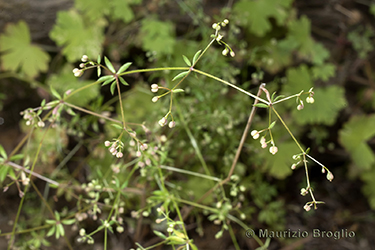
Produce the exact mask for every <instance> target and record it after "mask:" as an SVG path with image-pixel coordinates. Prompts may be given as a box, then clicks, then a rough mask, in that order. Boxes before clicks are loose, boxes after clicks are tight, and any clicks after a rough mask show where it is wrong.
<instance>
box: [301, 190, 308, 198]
mask: <svg viewBox="0 0 375 250" xmlns="http://www.w3.org/2000/svg"><path fill="white" fill-rule="evenodd" d="M306 194H308V191H307V190H306V188H301V195H302V196H305V195H306Z"/></svg>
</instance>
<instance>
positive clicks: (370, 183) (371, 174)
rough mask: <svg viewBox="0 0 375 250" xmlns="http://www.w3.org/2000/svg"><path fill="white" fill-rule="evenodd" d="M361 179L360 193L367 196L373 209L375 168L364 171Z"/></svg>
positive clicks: (374, 206)
mask: <svg viewBox="0 0 375 250" xmlns="http://www.w3.org/2000/svg"><path fill="white" fill-rule="evenodd" d="M361 179H362V181H363V182H364V185H363V187H362V192H363V194H364V195H366V196H367V199H368V202H369V204H370V206H371V208H372V209H375V192H374V190H375V181H374V180H375V168H374V166H372V169H371V170H370V171H365V172H364V173H363V174H362V175H361Z"/></svg>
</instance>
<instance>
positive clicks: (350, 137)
mask: <svg viewBox="0 0 375 250" xmlns="http://www.w3.org/2000/svg"><path fill="white" fill-rule="evenodd" d="M374 128H375V115H370V116H364V115H361V116H353V117H352V118H351V119H350V120H349V121H348V122H347V123H346V124H345V125H344V127H343V129H341V130H340V132H339V139H340V142H341V144H342V145H343V146H344V147H345V149H346V151H347V152H348V153H349V154H350V155H351V157H352V159H353V161H354V163H355V164H356V165H357V166H358V167H359V168H361V169H370V167H371V165H372V164H373V163H374V162H375V155H374V153H373V151H372V150H371V148H370V147H369V145H367V143H366V141H367V140H369V139H371V138H372V137H374V136H375V129H374Z"/></svg>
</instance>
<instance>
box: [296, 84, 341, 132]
mask: <svg viewBox="0 0 375 250" xmlns="http://www.w3.org/2000/svg"><path fill="white" fill-rule="evenodd" d="M306 90H308V89H306ZM314 93H315V94H314V99H315V102H314V103H313V104H310V103H306V97H307V95H304V96H303V97H302V100H303V101H304V105H305V107H304V109H302V110H297V109H296V108H295V109H293V112H292V115H293V117H294V119H295V121H296V122H297V124H299V125H305V124H317V123H318V124H325V125H332V124H333V123H334V122H335V121H336V118H337V116H338V114H339V111H340V110H341V109H342V108H344V107H345V106H346V104H347V103H346V99H345V93H344V89H343V88H342V87H339V86H336V85H332V86H328V87H325V88H317V89H314ZM295 106H296V107H297V105H295Z"/></svg>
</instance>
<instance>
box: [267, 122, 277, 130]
mask: <svg viewBox="0 0 375 250" xmlns="http://www.w3.org/2000/svg"><path fill="white" fill-rule="evenodd" d="M275 124H276V121H274V122H272V123H271V124H270V126H269V127H268V128H269V129H272V128H273V127H274V126H275Z"/></svg>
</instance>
